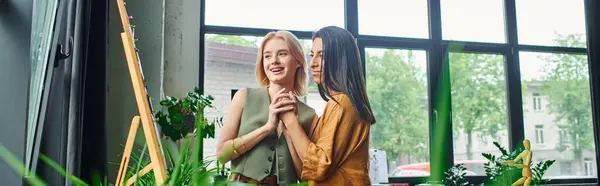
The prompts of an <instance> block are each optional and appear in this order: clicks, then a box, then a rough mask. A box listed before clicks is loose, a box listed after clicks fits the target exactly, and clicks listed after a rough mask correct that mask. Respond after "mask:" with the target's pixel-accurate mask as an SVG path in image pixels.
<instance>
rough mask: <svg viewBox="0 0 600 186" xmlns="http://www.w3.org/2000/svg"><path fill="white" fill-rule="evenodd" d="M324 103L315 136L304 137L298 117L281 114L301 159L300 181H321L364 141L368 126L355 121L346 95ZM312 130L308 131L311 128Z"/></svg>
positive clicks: (366, 136) (366, 139) (354, 115)
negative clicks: (318, 134)
mask: <svg viewBox="0 0 600 186" xmlns="http://www.w3.org/2000/svg"><path fill="white" fill-rule="evenodd" d="M337 102H338V103H336V102H329V103H328V104H327V106H325V111H324V113H323V116H322V117H323V118H321V120H320V122H319V123H318V124H319V125H321V126H316V127H317V128H318V130H319V131H320V136H319V137H318V139H313V140H314V141H310V140H308V137H307V136H306V135H305V134H304V132H295V131H302V128H301V127H299V124H298V120H297V119H295V118H293V117H291V116H289V115H285V114H284V115H283V116H282V118H284V123H285V124H286V127H287V128H288V130H289V131H290V137H291V139H292V142H293V144H294V146H295V149H296V151H297V153H298V156H299V157H300V158H301V159H302V176H301V179H302V180H317V181H321V180H325V179H327V178H328V177H329V175H331V174H333V173H334V172H335V171H336V170H337V168H338V167H339V165H340V164H341V163H342V162H343V161H344V159H346V157H348V156H349V155H350V154H351V152H352V151H354V150H355V148H356V147H357V146H358V145H359V144H362V143H364V142H365V141H368V133H369V125H364V126H363V124H360V122H357V121H356V119H357V118H356V113H355V111H354V108H353V107H352V103H351V101H350V100H349V98H347V97H340V98H339V99H337ZM311 132H312V131H311Z"/></svg>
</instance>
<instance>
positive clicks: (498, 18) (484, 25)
mask: <svg viewBox="0 0 600 186" xmlns="http://www.w3.org/2000/svg"><path fill="white" fill-rule="evenodd" d="M441 7H442V31H443V34H442V35H443V38H444V40H460V41H478V42H494V43H504V42H505V38H506V37H505V36H504V35H505V34H504V30H505V29H504V1H503V0H487V1H481V0H442V1H441ZM466 7H468V8H466Z"/></svg>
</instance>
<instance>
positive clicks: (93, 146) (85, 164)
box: [80, 1, 108, 182]
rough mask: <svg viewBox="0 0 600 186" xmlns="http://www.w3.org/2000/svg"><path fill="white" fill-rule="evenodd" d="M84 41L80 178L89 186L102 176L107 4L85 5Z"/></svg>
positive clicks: (104, 170) (95, 2)
mask: <svg viewBox="0 0 600 186" xmlns="http://www.w3.org/2000/svg"><path fill="white" fill-rule="evenodd" d="M87 2H88V3H89V4H88V5H87V6H86V8H87V10H86V11H85V12H86V13H87V16H86V17H87V18H86V19H89V22H88V24H89V25H86V27H87V29H88V31H87V33H86V34H87V36H84V37H87V38H86V46H84V47H85V48H86V49H85V52H84V57H82V60H85V62H84V66H85V67H84V79H85V80H84V87H83V106H82V108H83V122H82V123H83V125H82V133H81V137H82V147H81V171H80V172H81V178H82V179H83V180H84V181H86V182H91V179H92V175H93V174H97V175H98V176H100V178H104V177H105V176H106V166H107V164H108V162H107V159H106V137H105V136H106V130H105V118H106V113H105V108H106V51H107V49H106V46H107V45H106V44H107V43H106V41H107V37H108V35H107V34H108V32H107V28H108V25H107V24H108V1H87ZM84 22H87V21H84Z"/></svg>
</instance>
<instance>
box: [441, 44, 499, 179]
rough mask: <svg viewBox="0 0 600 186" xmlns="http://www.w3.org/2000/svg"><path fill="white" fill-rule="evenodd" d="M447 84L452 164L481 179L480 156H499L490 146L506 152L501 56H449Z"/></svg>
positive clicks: (457, 54) (468, 54)
mask: <svg viewBox="0 0 600 186" xmlns="http://www.w3.org/2000/svg"><path fill="white" fill-rule="evenodd" d="M450 83H451V84H450V88H451V96H452V97H451V99H452V127H453V138H454V163H455V164H459V163H463V164H465V165H467V170H469V171H471V172H470V173H471V175H477V176H485V170H484V167H483V166H484V165H483V164H484V163H486V162H487V160H486V159H485V158H484V157H483V156H482V155H481V153H491V154H494V155H500V154H501V153H500V151H499V150H498V149H497V148H496V147H495V146H494V144H493V142H498V143H499V144H500V145H502V146H504V147H505V148H508V131H507V120H508V119H507V114H506V113H507V111H506V80H505V78H504V56H502V55H493V54H472V53H450ZM477 141H483V142H482V143H483V144H477V143H475V142H477Z"/></svg>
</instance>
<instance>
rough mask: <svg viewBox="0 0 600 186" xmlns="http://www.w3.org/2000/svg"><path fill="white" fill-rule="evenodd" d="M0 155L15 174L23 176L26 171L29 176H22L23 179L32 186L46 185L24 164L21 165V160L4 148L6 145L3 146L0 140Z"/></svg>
mask: <svg viewBox="0 0 600 186" xmlns="http://www.w3.org/2000/svg"><path fill="white" fill-rule="evenodd" d="M0 157H2V159H4V161H6V163H7V164H8V166H10V167H11V168H13V170H15V172H17V174H19V175H21V177H24V176H25V175H24V174H25V173H28V174H27V175H31V176H27V177H24V179H25V181H27V182H28V183H29V184H31V185H32V186H45V185H46V183H44V181H42V179H40V178H39V177H38V176H37V175H35V174H34V173H32V172H31V171H30V170H27V169H25V165H23V163H22V162H21V161H19V160H18V159H17V158H16V157H15V156H14V155H13V154H12V153H11V152H10V151H8V149H6V147H4V145H3V144H2V143H1V142H0ZM3 174H6V173H3Z"/></svg>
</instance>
